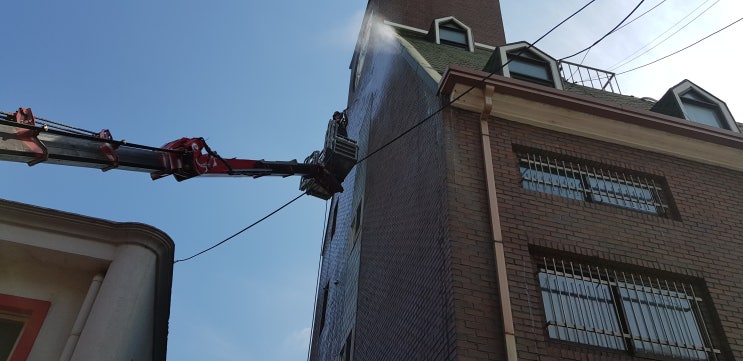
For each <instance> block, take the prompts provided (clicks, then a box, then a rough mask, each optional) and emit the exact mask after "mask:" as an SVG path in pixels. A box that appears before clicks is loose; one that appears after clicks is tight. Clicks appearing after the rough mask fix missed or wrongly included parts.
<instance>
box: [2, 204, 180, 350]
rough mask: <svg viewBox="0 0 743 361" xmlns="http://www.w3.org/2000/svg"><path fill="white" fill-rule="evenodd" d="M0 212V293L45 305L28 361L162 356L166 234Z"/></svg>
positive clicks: (38, 212)
mask: <svg viewBox="0 0 743 361" xmlns="http://www.w3.org/2000/svg"><path fill="white" fill-rule="evenodd" d="M0 213H2V214H3V218H2V219H0V293H2V294H6V295H11V296H16V297H25V298H31V299H35V300H42V301H48V302H50V303H51V306H50V309H49V312H48V313H47V316H46V318H45V319H44V322H43V324H42V326H41V329H40V331H39V334H38V337H37V339H36V341H35V343H34V345H33V348H32V349H31V353H30V354H29V358H28V359H29V360H57V359H60V356H61V355H65V357H71V358H70V359H72V360H153V359H158V360H159V359H164V358H165V348H166V342H167V337H163V336H162V335H163V331H164V332H165V333H164V335H167V318H168V315H169V305H170V279H171V277H172V255H173V242H172V240H170V238H168V237H167V235H165V234H164V233H162V232H161V231H159V230H157V229H155V228H152V227H150V226H146V225H142V224H131V223H114V222H108V221H103V220H100V219H94V218H89V217H83V216H78V215H73V214H68V213H63V212H58V211H54V210H49V209H43V208H38V207H33V206H29V205H24V204H19V203H14V202H8V201H0ZM94 277H97V278H96V280H97V281H96V282H95V283H96V285H100V288H98V287H93V289H94V291H93V292H91V291H90V290H91V285H92V284H93V283H94V282H93V280H94ZM163 318H164V320H165V322H164V323H163ZM163 326H165V327H163Z"/></svg>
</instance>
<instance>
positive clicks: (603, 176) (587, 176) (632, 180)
mask: <svg viewBox="0 0 743 361" xmlns="http://www.w3.org/2000/svg"><path fill="white" fill-rule="evenodd" d="M519 168H520V172H521V179H522V185H523V187H524V188H525V189H529V190H533V191H538V192H543V193H549V194H554V195H559V196H561V197H566V198H570V199H576V200H582V201H587V202H595V203H604V204H610V205H613V206H618V207H623V208H629V209H633V210H636V211H641V212H646V213H652V214H657V215H660V216H664V217H667V216H668V215H669V210H670V209H669V202H668V197H667V194H668V192H667V191H666V189H665V188H664V186H663V184H662V182H660V181H659V180H657V179H654V178H652V177H648V176H638V175H636V174H633V173H629V172H622V171H616V170H610V169H607V168H601V167H595V166H591V165H587V164H581V163H579V162H575V161H566V160H562V159H559V158H556V157H550V156H546V155H541V154H535V153H524V154H519Z"/></svg>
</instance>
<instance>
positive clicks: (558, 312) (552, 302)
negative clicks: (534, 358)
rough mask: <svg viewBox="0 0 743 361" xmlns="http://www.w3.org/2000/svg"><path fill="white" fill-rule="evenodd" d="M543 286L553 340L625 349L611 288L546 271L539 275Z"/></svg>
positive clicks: (543, 296)
mask: <svg viewBox="0 0 743 361" xmlns="http://www.w3.org/2000/svg"><path fill="white" fill-rule="evenodd" d="M539 284H540V286H541V293H542V302H543V305H544V312H545V316H546V318H547V323H548V326H547V332H548V334H549V336H550V337H552V338H555V339H559V340H564V341H571V342H578V343H582V344H587V345H592V346H600V347H607V348H612V349H616V350H624V349H625V344H624V340H623V338H622V337H621V336H618V335H621V327H620V324H619V319H618V316H617V313H616V311H615V310H616V308H615V307H614V301H613V299H612V295H611V290H610V289H609V286H608V285H606V284H601V283H599V281H598V280H596V281H590V280H583V279H576V278H574V277H565V276H561V275H557V274H554V273H547V272H544V271H543V272H541V273H540V274H539Z"/></svg>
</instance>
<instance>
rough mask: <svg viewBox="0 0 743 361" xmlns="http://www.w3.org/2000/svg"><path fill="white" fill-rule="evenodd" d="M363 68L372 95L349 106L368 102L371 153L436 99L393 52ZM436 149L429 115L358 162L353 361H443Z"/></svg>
mask: <svg viewBox="0 0 743 361" xmlns="http://www.w3.org/2000/svg"><path fill="white" fill-rule="evenodd" d="M396 51H399V48H398V49H397V50H396ZM367 69H368V71H369V72H370V75H369V77H368V79H373V80H370V82H371V83H370V84H368V87H369V89H373V91H372V92H370V93H366V92H364V91H361V92H359V93H357V94H356V95H357V97H356V98H355V100H354V101H353V102H352V103H351V104H352V109H355V108H356V107H364V106H365V104H369V97H371V95H370V94H373V97H374V104H376V105H377V106H375V107H374V108H373V109H369V112H370V113H371V114H372V119H371V127H370V132H369V149H370V150H372V151H373V150H376V149H378V148H379V147H381V146H382V145H383V144H385V143H387V142H388V141H389V140H391V139H393V138H394V137H396V136H397V135H399V134H401V133H402V132H403V131H405V130H406V129H409V128H410V127H412V126H413V125H414V124H415V123H416V122H418V121H419V120H421V119H422V114H428V113H430V112H431V111H432V110H433V109H436V108H437V107H438V106H439V101H438V98H437V97H435V96H434V94H435V88H432V87H431V84H432V83H430V82H428V83H426V82H423V81H421V79H420V78H419V76H418V75H417V74H416V73H415V72H412V71H411V67H410V63H408V62H407V61H406V60H405V59H404V58H402V57H400V56H399V54H396V53H391V54H390V53H389V52H386V51H385V52H379V53H378V54H377V55H375V58H374V59H373V60H372V61H370V66H368V67H367ZM365 76H366V75H365ZM443 143H444V139H443V133H442V131H441V119H440V117H435V118H433V119H431V120H430V121H428V122H426V123H425V124H423V125H422V126H420V127H418V128H417V129H415V130H414V131H413V132H411V133H410V134H408V135H406V136H405V137H404V138H402V139H400V140H399V141H396V142H395V143H393V144H392V145H391V146H389V147H387V148H385V149H384V150H382V151H380V152H378V153H376V154H375V155H374V156H372V157H371V158H370V159H369V160H368V161H367V163H366V172H367V176H366V189H365V198H364V217H363V218H364V220H363V228H362V233H361V239H360V242H361V264H360V273H359V298H358V309H357V320H356V338H355V355H354V360H447V359H450V358H449V357H450V353H451V350H452V347H451V340H452V335H451V332H450V331H452V330H451V327H450V326H451V325H450V324H449V322H450V320H451V310H450V307H449V302H450V296H449V294H448V290H449V285H450V282H449V279H448V264H447V259H448V245H447V242H446V238H445V235H446V232H445V230H446V224H447V222H446V207H445V204H444V200H445V190H446V189H445V185H446V183H445V172H444V161H443V157H444V152H443Z"/></svg>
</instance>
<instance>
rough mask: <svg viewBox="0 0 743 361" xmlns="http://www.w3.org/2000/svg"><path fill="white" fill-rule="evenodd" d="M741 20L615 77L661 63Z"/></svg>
mask: <svg viewBox="0 0 743 361" xmlns="http://www.w3.org/2000/svg"><path fill="white" fill-rule="evenodd" d="M741 20H743V18H740V19H738V20H735V21H733V22H732V23H730V24H728V25H727V26H725V27H723V28H722V29H720V30H717V31H715V32H714V33H712V34H709V35H707V36H705V37H703V38H701V39H699V40H697V41H696V42H694V43H693V44H690V45H688V46H686V47H684V48H683V49H680V50H677V51H674V52H673V53H671V54H668V55H666V56H664V57H662V58H660V59H656V60H654V61H651V62H649V63H647V64H644V65H640V66H638V67H635V68H632V69H630V70H626V71H623V72H621V73H617V74H616V75H621V74H626V73H629V72H631V71H635V70H637V69H640V68H644V67H646V66H648V65H651V64H655V63H657V62H659V61H661V60H663V59H666V58H668V57H671V56H673V55H676V54H678V53H680V52H682V51H684V50H686V49H689V48H691V47H692V46H694V45H697V44H699V43H701V42H702V41H704V40H706V39H708V38H710V37H711V36H712V35H715V34H717V33H719V32H721V31H723V30H725V29H727V28H729V27H731V26H733V25H735V24H736V23H737V22H739V21H741Z"/></svg>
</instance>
